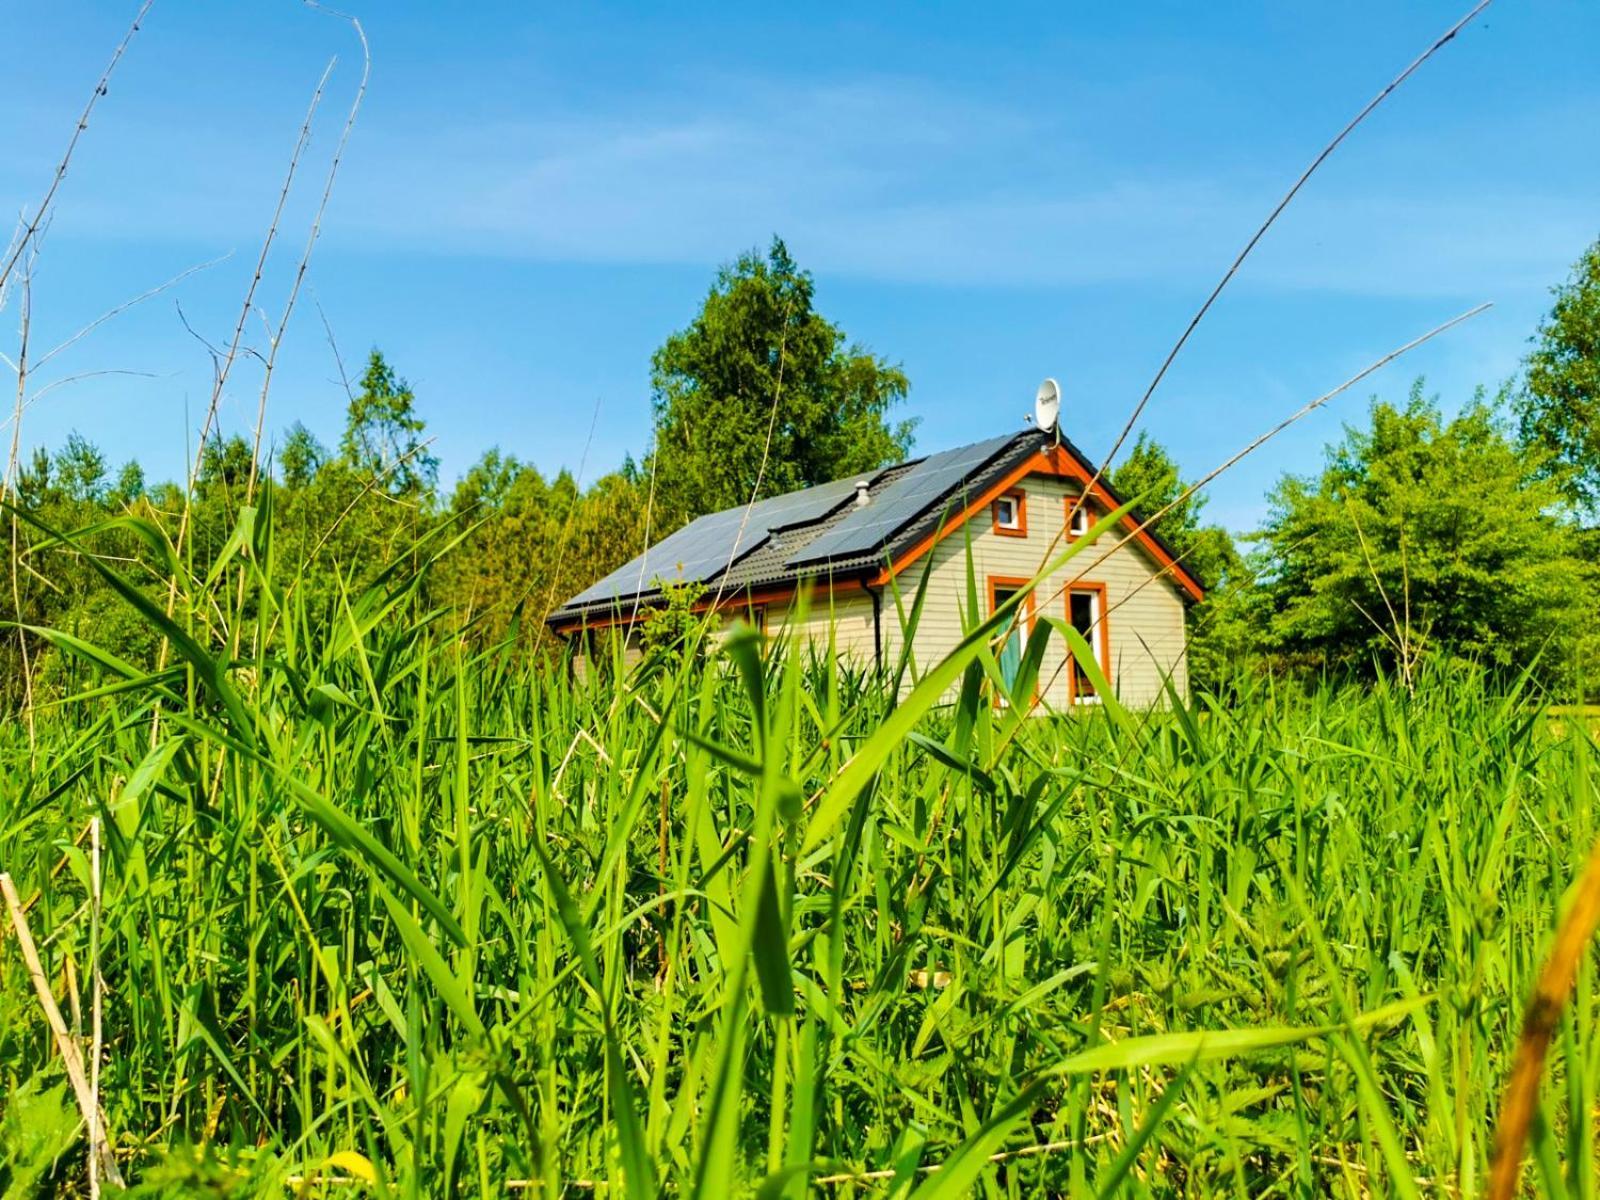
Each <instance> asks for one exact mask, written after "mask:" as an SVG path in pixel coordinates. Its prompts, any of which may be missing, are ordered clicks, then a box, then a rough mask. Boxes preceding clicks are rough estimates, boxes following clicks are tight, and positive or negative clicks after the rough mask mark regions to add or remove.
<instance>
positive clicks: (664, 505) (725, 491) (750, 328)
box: [650, 238, 914, 529]
mask: <svg viewBox="0 0 1600 1200" xmlns="http://www.w3.org/2000/svg"><path fill="white" fill-rule="evenodd" d="M812 292H813V284H812V279H811V275H810V274H809V273H808V272H805V271H802V270H800V269H799V268H798V267H797V266H796V265H795V263H794V260H793V259H791V258H790V257H789V252H788V250H787V249H786V248H785V246H784V244H783V242H782V241H781V240H780V239H778V238H774V239H773V240H772V245H771V247H770V248H769V249H768V251H767V254H766V256H765V257H763V256H762V255H760V254H759V253H758V252H756V251H751V252H749V253H746V254H744V255H741V256H740V258H739V259H738V260H737V261H736V262H735V263H733V264H732V265H731V266H727V267H724V268H723V269H722V270H721V271H720V272H718V274H717V279H716V282H715V283H714V284H713V285H712V288H711V291H710V294H709V295H707V297H706V300H705V304H704V306H703V308H702V309H701V311H700V315H699V316H697V317H696V318H695V319H694V321H693V322H692V323H691V324H690V325H689V327H688V328H687V329H684V330H681V331H680V332H678V333H675V334H673V335H672V336H671V337H669V338H668V339H667V340H666V342H665V343H664V344H663V345H662V346H661V348H660V349H659V350H657V351H656V353H655V356H654V358H653V359H652V360H651V374H650V381H651V389H652V403H653V408H654V413H655V451H654V463H653V467H654V473H655V477H656V478H655V494H656V505H655V507H656V511H657V514H658V520H659V523H660V525H661V527H662V528H663V529H665V528H668V527H671V526H673V525H676V524H678V523H680V522H682V521H684V520H688V519H690V518H692V517H695V516H698V515H700V514H701V513H705V512H712V511H715V510H718V509H723V508H731V507H733V506H735V505H738V504H744V503H746V502H747V501H749V500H750V498H751V497H752V495H754V496H757V497H758V498H759V497H761V496H772V495H777V494H779V493H782V492H787V491H792V490H793V489H795V488H800V487H806V486H808V485H811V484H817V483H824V482H826V481H828V480H830V479H837V478H840V477H842V476H844V475H849V474H851V473H853V472H857V471H869V470H872V469H874V468H876V467H880V466H882V465H884V464H885V463H889V462H894V461H896V460H898V459H901V458H904V457H905V455H906V452H907V450H908V449H909V448H910V445H911V436H912V428H913V424H914V423H913V422H911V421H902V422H900V423H899V424H898V425H891V424H889V422H888V419H887V416H888V413H889V410H890V409H891V408H892V407H893V406H894V405H896V404H898V403H899V402H900V401H902V400H903V399H904V398H905V395H906V392H907V389H908V387H909V385H908V383H907V381H906V376H905V373H904V372H903V371H901V370H900V368H899V367H898V366H896V365H893V364H891V363H889V362H886V361H885V360H883V359H881V358H878V357H876V356H874V355H873V354H871V353H870V352H869V351H867V350H866V349H864V348H863V347H861V346H859V345H857V344H854V343H847V341H846V338H845V335H844V332H843V331H842V330H840V329H839V327H838V326H836V325H834V324H832V323H831V322H829V321H828V320H826V319H825V318H824V317H822V316H821V314H819V313H817V312H816V311H815V310H814V309H813V308H812ZM769 443H770V444H769Z"/></svg>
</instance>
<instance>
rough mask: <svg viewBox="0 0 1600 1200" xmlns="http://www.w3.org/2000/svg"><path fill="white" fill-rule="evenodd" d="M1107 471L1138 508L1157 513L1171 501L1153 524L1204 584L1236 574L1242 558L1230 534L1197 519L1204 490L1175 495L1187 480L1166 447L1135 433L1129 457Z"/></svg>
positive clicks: (1218, 584)
mask: <svg viewBox="0 0 1600 1200" xmlns="http://www.w3.org/2000/svg"><path fill="white" fill-rule="evenodd" d="M1109 477H1110V480H1111V486H1112V487H1113V488H1115V489H1116V491H1117V494H1118V495H1120V496H1121V497H1122V498H1123V499H1124V500H1128V501H1132V502H1133V503H1134V504H1135V505H1136V506H1137V508H1138V511H1139V512H1140V513H1141V514H1153V513H1157V512H1160V511H1161V510H1162V509H1164V508H1166V507H1167V506H1168V505H1172V510H1171V511H1170V512H1168V513H1166V514H1165V515H1164V516H1162V517H1161V518H1160V519H1159V520H1158V521H1157V522H1156V523H1155V525H1153V526H1152V528H1153V529H1154V530H1155V532H1157V533H1159V534H1160V535H1161V537H1162V538H1163V540H1165V541H1166V543H1167V544H1168V545H1170V546H1171V547H1172V548H1173V549H1174V550H1175V551H1177V553H1178V556H1179V559H1180V560H1181V561H1182V562H1183V565H1184V566H1186V567H1188V568H1189V570H1190V571H1192V572H1193V573H1194V574H1195V575H1197V576H1199V577H1200V581H1201V582H1202V583H1204V584H1205V585H1206V587H1207V588H1208V589H1215V588H1218V587H1221V586H1224V585H1226V584H1227V583H1228V582H1229V581H1230V580H1231V579H1234V578H1236V577H1237V575H1238V574H1239V571H1240V569H1241V567H1242V566H1243V562H1242V560H1241V559H1240V557H1239V551H1238V549H1237V548H1236V547H1235V546H1234V544H1233V538H1232V537H1230V536H1229V534H1228V531H1227V530H1226V529H1224V528H1223V527H1222V526H1220V525H1202V524H1201V523H1200V514H1201V512H1202V510H1204V508H1205V506H1206V497H1205V496H1203V495H1201V494H1200V493H1199V492H1195V493H1194V494H1192V495H1190V496H1186V497H1184V498H1183V499H1182V500H1179V499H1178V497H1180V496H1183V493H1184V492H1185V491H1186V490H1187V489H1188V487H1189V485H1188V484H1186V483H1185V482H1183V480H1182V479H1181V478H1180V477H1179V475H1178V464H1177V463H1176V462H1174V461H1173V460H1172V456H1171V455H1170V454H1168V453H1167V451H1166V448H1165V447H1163V446H1162V445H1161V444H1160V443H1159V442H1157V441H1156V440H1155V439H1154V438H1152V437H1151V436H1150V435H1149V434H1148V433H1140V434H1139V438H1138V440H1137V441H1136V442H1134V444H1133V449H1132V450H1131V451H1129V452H1128V457H1127V458H1126V459H1124V460H1123V462H1122V464H1121V465H1120V466H1117V467H1116V468H1114V469H1113V470H1112V471H1111V472H1110V473H1109ZM1141 519H1142V518H1141Z"/></svg>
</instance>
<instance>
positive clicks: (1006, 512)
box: [993, 492, 1028, 537]
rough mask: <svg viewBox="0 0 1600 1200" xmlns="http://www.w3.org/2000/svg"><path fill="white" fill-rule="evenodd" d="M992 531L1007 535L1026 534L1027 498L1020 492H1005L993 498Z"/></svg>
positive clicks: (1023, 535)
mask: <svg viewBox="0 0 1600 1200" xmlns="http://www.w3.org/2000/svg"><path fill="white" fill-rule="evenodd" d="M993 511H994V531H995V532H996V533H1000V534H1004V535H1005V536H1007V537H1026V536H1027V534H1028V500H1027V497H1026V496H1024V495H1023V494H1022V493H1021V492H1007V493H1006V494H1005V495H1004V496H1001V497H999V498H998V499H997V500H995V502H994V505H993Z"/></svg>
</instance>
